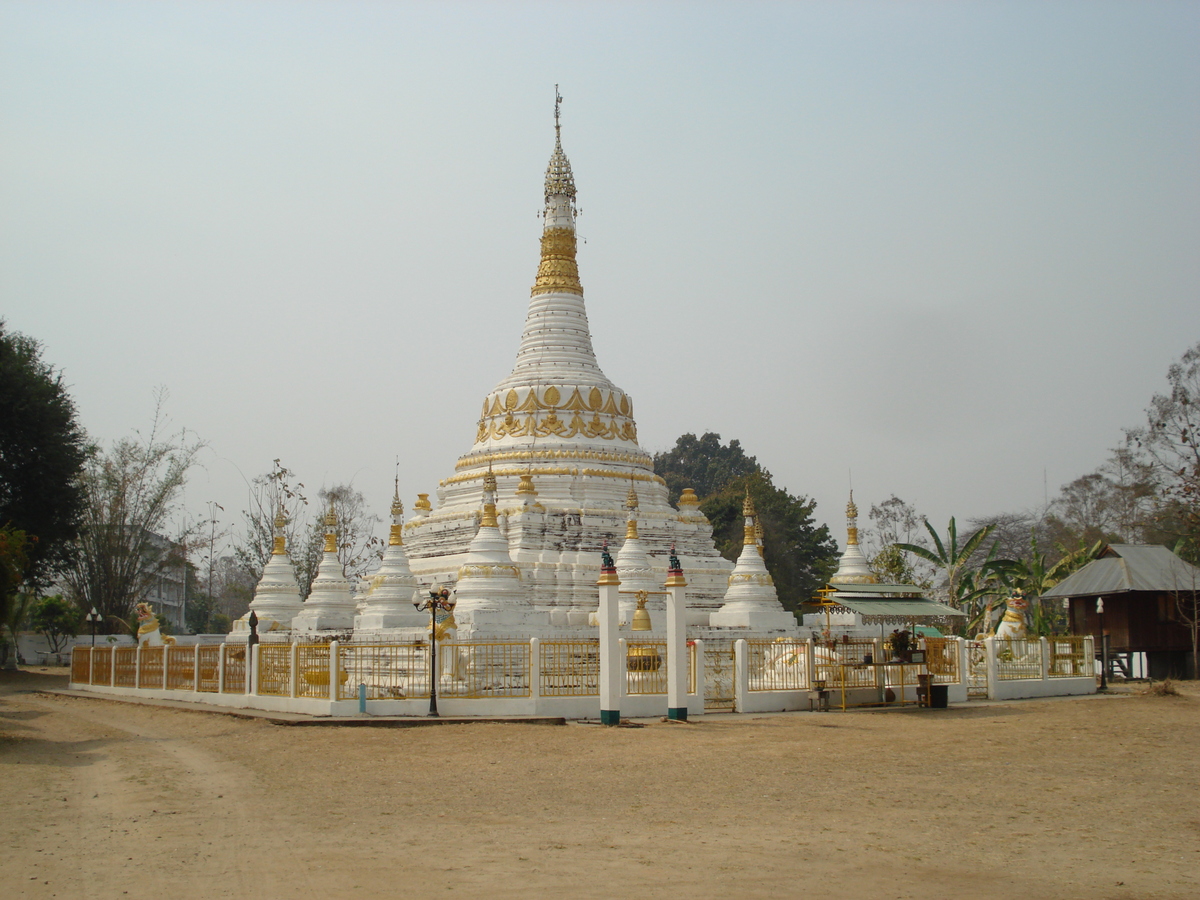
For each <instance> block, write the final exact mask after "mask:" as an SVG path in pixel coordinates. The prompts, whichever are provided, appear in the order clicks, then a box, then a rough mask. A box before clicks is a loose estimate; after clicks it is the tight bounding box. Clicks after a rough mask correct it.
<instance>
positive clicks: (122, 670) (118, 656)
mask: <svg viewBox="0 0 1200 900" xmlns="http://www.w3.org/2000/svg"><path fill="white" fill-rule="evenodd" d="M113 686H114V687H137V647H113Z"/></svg>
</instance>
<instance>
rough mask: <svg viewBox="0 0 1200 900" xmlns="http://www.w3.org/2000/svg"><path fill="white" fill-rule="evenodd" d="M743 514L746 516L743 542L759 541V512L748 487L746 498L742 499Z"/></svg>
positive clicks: (754, 542)
mask: <svg viewBox="0 0 1200 900" xmlns="http://www.w3.org/2000/svg"><path fill="white" fill-rule="evenodd" d="M742 515H743V516H744V517H745V530H744V532H743V533H742V543H743V544H757V543H758V529H757V528H756V527H755V526H756V525H757V524H758V513H756V512H755V511H754V501H753V500H752V499H751V498H750V488H749V487H747V488H746V499H745V500H743V501H742Z"/></svg>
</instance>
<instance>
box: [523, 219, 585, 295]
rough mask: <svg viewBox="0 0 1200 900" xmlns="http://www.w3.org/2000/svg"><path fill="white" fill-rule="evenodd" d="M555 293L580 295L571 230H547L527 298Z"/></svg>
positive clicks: (573, 235) (572, 231) (573, 239)
mask: <svg viewBox="0 0 1200 900" xmlns="http://www.w3.org/2000/svg"><path fill="white" fill-rule="evenodd" d="M557 293H567V294H580V295H582V294H583V285H581V284H580V283H579V264H578V263H577V262H576V261H575V230H574V229H572V228H547V229H546V230H545V231H544V232H543V233H542V261H541V262H540V263H539V264H538V273H537V278H536V279H535V280H534V282H533V289H532V290H531V291H530V295H531V296H534V297H536V296H538V295H539V294H557Z"/></svg>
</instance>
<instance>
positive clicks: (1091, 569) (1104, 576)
mask: <svg viewBox="0 0 1200 900" xmlns="http://www.w3.org/2000/svg"><path fill="white" fill-rule="evenodd" d="M1043 597H1044V598H1046V599H1052V598H1062V599H1065V600H1067V601H1068V602H1069V604H1070V622H1071V631H1072V633H1074V634H1091V635H1095V636H1096V649H1097V653H1098V652H1099V649H1100V614H1099V613H1097V612H1096V600H1097V599H1099V598H1103V599H1104V614H1103V617H1104V630H1105V631H1106V632H1107V633H1108V647H1109V653H1110V655H1112V656H1115V657H1116V658H1117V659H1118V661H1120V659H1121V658H1122V657H1125V658H1127V657H1128V655H1129V654H1131V653H1144V654H1146V666H1147V671H1148V672H1149V675H1150V677H1151V678H1180V677H1186V678H1195V677H1196V672H1195V671H1194V667H1193V660H1192V631H1191V628H1190V627H1189V626H1188V624H1187V619H1193V620H1194V619H1195V616H1196V612H1197V607H1198V606H1200V600H1198V599H1197V598H1198V597H1200V568H1197V567H1195V566H1193V565H1191V564H1190V563H1187V562H1184V561H1183V560H1182V559H1180V558H1179V557H1178V556H1176V555H1175V554H1174V553H1172V552H1171V551H1170V550H1168V549H1167V548H1166V547H1159V546H1145V545H1137V544H1109V545H1108V546H1106V547H1105V548H1104V549H1103V550H1101V552H1100V555H1099V556H1098V557H1097V558H1096V559H1094V560H1092V561H1091V562H1090V563H1088V564H1087V565H1086V566H1084V567H1083V568H1081V569H1080V570H1079V571H1077V572H1075V573H1073V574H1072V575H1070V576H1068V577H1067V578H1065V579H1063V580H1062V581H1060V582H1059V583H1058V584H1057V585H1056V586H1055V587H1053V588H1051V589H1050V590H1049V591H1047V592H1046V593H1045V594H1044V595H1043ZM1181 601H1182V606H1183V609H1180V606H1181ZM1123 668H1124V666H1123ZM1126 672H1127V673H1128V669H1126Z"/></svg>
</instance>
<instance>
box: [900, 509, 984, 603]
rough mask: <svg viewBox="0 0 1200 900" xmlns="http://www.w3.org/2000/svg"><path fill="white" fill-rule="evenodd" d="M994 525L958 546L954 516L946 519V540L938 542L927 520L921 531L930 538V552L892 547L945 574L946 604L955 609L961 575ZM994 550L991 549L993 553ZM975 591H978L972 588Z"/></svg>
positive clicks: (907, 546) (916, 547)
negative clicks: (921, 560) (928, 563)
mask: <svg viewBox="0 0 1200 900" xmlns="http://www.w3.org/2000/svg"><path fill="white" fill-rule="evenodd" d="M995 528H996V526H995V525H985V526H983V527H982V528H980V529H979V530H978V531H976V532H975V533H974V534H972V535H971V536H970V537H969V538H967V539H966V541H964V542H963V544H962V546H961V547H960V546H959V544H958V525H957V524H956V523H955V521H954V517H953V516H951V517H950V524H949V525H948V526H947V527H946V540H944V541H943V540H942V538H941V536H940V535H939V534H938V533H937V531H936V530H935V529H934V527H933V526H932V525H930V524H929V520H928V519H926V520H925V530H926V531H928V532H929V536H930V538H932V539H933V546H934V548H935V549H933V550H931V549H929V548H928V547H922V546H920V545H919V544H896V546H897V547H899V548H900V549H901V550H903V551H905V552H906V553H911V554H913V555H914V556H919V557H920V558H921V559H924V560H928V561H929V562H931V563H933V564H934V565H935V566H937V567H938V568H939V569H941V570H942V571H944V572H945V573H946V591H947V595H948V598H949V601H950V605H951V606H953V607H954V608H955V609H957V608H959V606H960V605H961V603H962V602H963V601H962V599H961V594H960V585H961V583H962V580H963V575H964V574H965V571H964V570H965V569H966V568H967V565H968V564H969V563H970V561H971V557H972V556H974V555H975V553H976V551H978V550H979V547H980V546H981V545H982V544H983V542H984V541H985V540H987V537H988V535H989V534H991V533H992V532H993V531H994V530H995ZM994 549H995V548H993V551H994ZM972 590H978V588H972Z"/></svg>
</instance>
